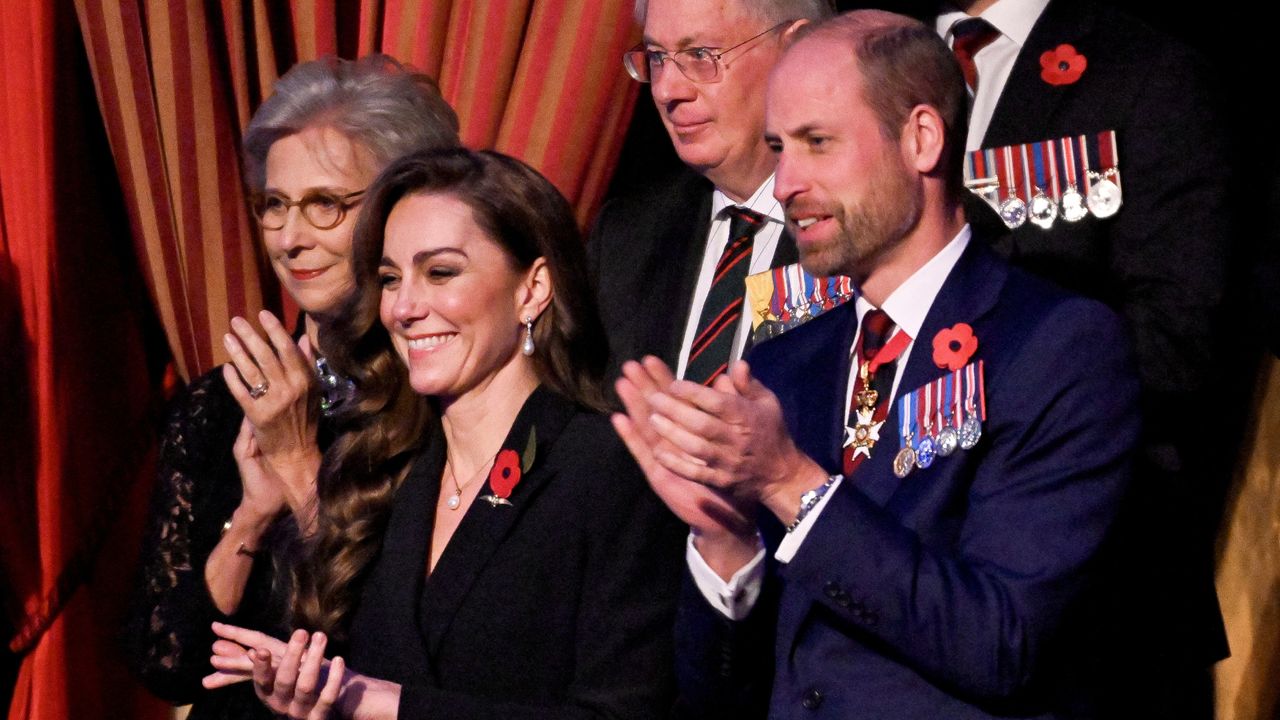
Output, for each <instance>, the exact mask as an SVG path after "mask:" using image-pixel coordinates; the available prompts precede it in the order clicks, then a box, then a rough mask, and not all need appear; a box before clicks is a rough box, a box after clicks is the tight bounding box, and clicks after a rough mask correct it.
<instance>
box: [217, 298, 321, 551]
mask: <svg viewBox="0 0 1280 720" xmlns="http://www.w3.org/2000/svg"><path fill="white" fill-rule="evenodd" d="M258 319H259V321H260V322H261V323H262V327H263V329H264V330H265V331H266V339H263V338H262V337H261V336H260V335H258V333H257V332H255V331H254V329H253V327H252V326H251V325H250V324H249V323H248V322H247V321H246V320H245V319H244V318H240V317H235V318H232V320H231V329H232V331H233V332H234V334H230V333H229V334H227V335H226V336H225V337H224V338H223V342H224V344H225V345H226V348H227V352H228V353H229V354H230V356H231V362H230V363H227V364H226V365H223V366H222V374H223V379H224V380H226V383H227V388H228V389H230V391H231V394H232V396H233V397H235V399H236V402H238V403H239V404H240V407H241V408H242V409H243V410H244V414H245V419H246V420H247V421H248V423H249V424H250V426H251V427H252V431H253V441H254V451H255V452H254V456H255V457H256V459H257V461H258V462H260V463H263V464H265V465H266V466H267V468H268V469H269V470H270V472H271V474H273V475H274V476H275V477H277V478H279V479H280V480H281V482H282V483H283V485H282V488H281V489H282V491H283V493H284V499H285V501H286V503H287V504H288V505H289V507H290V509H291V510H292V511H293V512H294V514H295V515H297V516H298V518H299V524H300V525H301V526H302V527H304V528H306V527H308V526H309V524H310V521H311V517H312V515H313V513H314V511H315V479H316V475H317V473H318V471H319V467H320V449H319V445H318V444H317V441H316V429H317V424H318V421H319V395H318V394H317V381H316V373H315V369H314V367H313V362H312V359H311V347H310V342H309V341H308V340H307V338H305V337H304V338H303V339H302V341H301V342H300V343H294V342H293V339H292V338H291V337H289V334H288V333H287V332H286V331H285V329H284V326H283V325H281V324H280V321H279V320H277V319H276V317H275V316H274V315H272V314H271V313H269V312H267V311H265V310H264V311H262V312H261V313H259V314H258ZM240 459H241V457H240V456H239V455H237V460H238V461H239V460H240ZM242 470H243V463H242ZM247 489H248V488H247V487H246V490H247Z"/></svg>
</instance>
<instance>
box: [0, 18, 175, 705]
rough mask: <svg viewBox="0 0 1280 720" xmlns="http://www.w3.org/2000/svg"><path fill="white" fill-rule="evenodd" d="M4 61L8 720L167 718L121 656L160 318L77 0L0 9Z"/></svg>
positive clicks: (1, 587) (1, 330)
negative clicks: (16, 665)
mask: <svg viewBox="0 0 1280 720" xmlns="http://www.w3.org/2000/svg"><path fill="white" fill-rule="evenodd" d="M0 65H2V66H3V72H2V73H0V211H2V212H3V215H2V216H0V217H2V219H3V222H2V223H0V228H2V229H3V230H2V233H0V236H2V238H3V240H2V242H0V372H2V374H0V378H2V381H0V385H3V386H4V389H3V390H0V470H2V471H3V475H2V476H0V508H2V509H0V592H2V594H3V607H4V611H5V613H6V621H7V624H8V626H10V627H12V629H13V634H12V635H11V636H9V637H6V638H5V642H6V644H7V646H8V650H9V651H10V652H12V653H15V654H18V655H20V656H22V664H21V668H20V671H19V677H18V682H17V685H16V687H15V689H14V698H13V702H12V705H11V707H10V717H12V718H81V717H84V718H97V717H107V716H111V717H130V718H147V717H162V716H163V712H164V708H163V707H162V706H161V705H160V704H159V703H158V702H156V701H154V700H151V699H149V698H147V697H146V696H145V695H144V694H143V693H142V691H141V689H140V688H139V687H138V686H136V685H135V684H134V683H132V681H131V680H130V679H129V677H128V675H127V673H126V671H125V669H124V667H123V665H122V664H121V663H120V661H119V659H118V657H119V656H118V653H117V652H116V649H115V647H116V641H115V634H116V632H117V628H119V626H120V622H121V618H122V616H123V611H124V605H125V601H126V600H127V598H128V596H129V591H130V585H131V583H132V582H133V577H134V572H133V568H134V561H135V559H136V557H137V542H138V534H139V533H138V530H139V528H140V526H141V519H142V513H143V511H144V510H145V507H146V498H147V496H148V494H149V491H150V486H151V482H152V470H151V468H150V463H151V451H152V437H153V434H154V430H153V428H154V425H155V414H156V402H155V399H156V398H155V393H154V392H153V389H152V388H153V386H154V384H155V383H154V380H153V378H152V377H151V376H150V373H149V372H148V368H147V363H146V355H145V351H144V338H143V336H142V329H143V328H145V327H147V322H148V317H147V316H148V315H149V313H150V310H149V306H148V303H147V300H146V295H145V290H144V285H143V283H142V279H141V277H140V274H139V273H138V271H137V269H136V265H135V263H134V261H133V258H132V252H131V244H130V241H129V238H128V228H127V225H126V224H125V223H124V221H123V219H122V218H121V217H119V215H120V213H119V210H118V207H117V206H118V200H115V201H114V204H113V197H114V198H118V196H119V188H118V186H116V185H114V183H115V182H116V181H115V177H114V173H111V172H110V168H111V161H110V156H109V155H108V154H107V151H106V147H105V139H104V138H103V137H101V134H102V131H101V128H100V123H99V122H98V114H97V109H96V106H95V103H94V98H93V94H92V89H91V85H90V84H89V78H88V68H87V66H86V64H85V60H84V54H83V51H82V50H81V47H80V43H79V32H78V27H77V24H76V18H75V14H74V11H73V8H72V7H71V5H70V3H69V2H60V3H59V2H37V3H12V2H11V3H0ZM95 163H96V167H95ZM104 170H105V171H107V172H105V173H104V172H103V171H104Z"/></svg>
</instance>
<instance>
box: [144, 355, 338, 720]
mask: <svg viewBox="0 0 1280 720" xmlns="http://www.w3.org/2000/svg"><path fill="white" fill-rule="evenodd" d="M243 417H244V413H243V412H242V411H241V410H240V406H239V405H238V404H237V403H236V401H235V398H234V397H232V395H231V392H230V391H229V390H228V389H227V386H226V383H225V382H224V381H223V378H222V370H221V368H217V369H215V370H213V371H212V372H210V373H208V374H206V375H204V376H202V377H200V378H198V379H197V380H195V381H194V382H193V383H191V385H190V386H189V387H188V388H187V389H186V391H185V392H184V393H183V394H182V395H181V396H179V397H178V398H177V399H176V400H175V402H174V404H173V406H172V410H171V412H170V415H169V420H168V426H167V428H166V430H165V435H164V439H163V441H162V444H161V449H160V459H159V478H158V485H157V487H156V490H155V496H154V498H153V500H152V507H151V519H150V526H149V527H148V530H147V536H146V538H145V541H144V544H143V561H142V573H143V578H142V582H141V585H140V588H139V590H138V594H137V598H136V600H135V602H134V606H133V609H132V612H131V613H130V617H129V620H128V623H127V625H126V627H125V646H126V653H127V655H128V659H129V662H130V665H131V666H132V668H133V670H134V672H135V673H136V674H137V675H139V677H141V679H142V681H143V682H144V684H145V685H146V686H147V687H148V688H149V689H150V690H151V691H152V692H153V693H155V694H156V695H157V696H159V697H161V698H164V699H166V700H169V701H170V702H174V703H178V704H187V703H193V704H194V707H193V708H192V711H191V715H190V718H192V720H201V719H205V718H270V717H271V713H270V712H268V711H267V709H266V707H265V706H263V704H262V703H261V702H259V701H258V699H257V697H255V696H254V694H253V687H252V685H251V684H250V683H247V682H246V683H239V684H237V685H234V686H232V687H229V688H223V689H220V690H214V691H210V690H205V689H204V688H203V686H201V684H200V681H201V679H202V678H203V677H204V676H205V675H207V674H209V673H211V672H213V667H212V666H211V665H210V664H209V655H210V653H211V646H212V644H213V641H214V639H215V638H214V634H213V631H212V629H211V628H210V624H211V623H212V622H213V621H215V620H217V621H220V622H227V623H231V624H234V625H241V626H244V627H248V628H252V629H255V630H261V631H263V632H267V633H270V634H272V635H273V636H275V637H284V636H285V635H287V633H288V632H289V630H290V628H289V627H288V625H287V621H286V620H287V607H286V605H287V602H288V600H287V599H288V596H289V591H288V572H287V565H286V564H285V563H286V562H287V552H286V550H285V549H286V548H287V547H289V546H290V544H291V543H290V541H289V538H290V537H291V536H296V533H297V526H296V524H295V523H294V522H293V520H292V516H291V515H286V516H285V518H284V519H282V520H280V521H278V522H277V523H276V526H275V527H273V528H272V529H271V531H269V532H268V534H267V536H266V537H265V538H264V542H263V546H264V548H265V549H267V550H268V552H265V553H261V554H260V555H259V556H258V557H257V558H256V559H255V560H254V561H253V562H254V565H253V570H252V573H251V575H250V576H249V580H248V583H247V585H246V587H245V591H244V596H243V599H242V600H241V602H240V606H239V608H238V609H237V610H236V612H235V613H234V614H232V615H230V616H228V615H225V614H223V613H222V612H220V611H219V610H218V609H217V607H216V606H215V605H214V604H213V599H212V597H211V596H210V595H209V589H208V586H207V585H206V584H205V580H204V566H205V562H206V560H207V559H208V557H209V554H210V553H211V552H212V551H213V548H214V546H215V545H217V544H218V540H219V539H220V537H221V533H222V525H223V523H224V522H226V520H227V519H228V518H230V517H231V513H232V512H233V511H234V510H235V509H236V507H237V506H238V505H239V504H240V498H241V494H242V491H241V486H240V473H239V470H238V469H237V467H236V462H235V458H234V456H233V455H232V453H231V448H232V445H233V444H234V442H235V438H236V434H237V433H238V432H239V429H240V422H241V419H242V418H243ZM321 424H322V426H323V425H324V420H323V418H322V420H321ZM326 434H327V433H325V432H324V431H323V429H322V432H321V435H322V440H321V441H322V442H323V437H324V435H326Z"/></svg>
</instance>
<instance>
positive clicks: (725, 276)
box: [684, 206, 764, 385]
mask: <svg viewBox="0 0 1280 720" xmlns="http://www.w3.org/2000/svg"><path fill="white" fill-rule="evenodd" d="M723 212H724V213H725V214H726V215H728V217H729V243H728V244H727V245H725V248H724V252H723V253H722V254H721V255H720V262H718V263H716V271H715V275H713V276H712V280H711V290H710V291H709V292H708V293H707V299H706V301H705V302H704V303H702V314H701V315H700V316H699V318H698V329H697V332H696V333H694V336H693V344H692V345H690V346H689V362H688V364H687V365H686V366H685V371H684V377H685V379H686V380H690V381H693V382H697V383H702V384H703V385H710V384H711V381H712V380H714V379H715V377H716V376H717V375H719V374H720V373H722V372H724V371H725V368H727V367H728V365H729V354H730V353H731V352H733V337H734V335H736V334H737V331H738V321H739V320H740V319H741V318H742V298H743V295H745V294H746V279H747V270H748V268H749V267H750V266H751V242H752V239H753V238H754V237H755V235H756V232H757V231H759V230H760V228H761V227H763V226H764V216H762V215H760V214H759V213H757V212H753V211H751V210H748V209H746V208H743V207H737V206H731V207H727V208H725V209H724V211H723Z"/></svg>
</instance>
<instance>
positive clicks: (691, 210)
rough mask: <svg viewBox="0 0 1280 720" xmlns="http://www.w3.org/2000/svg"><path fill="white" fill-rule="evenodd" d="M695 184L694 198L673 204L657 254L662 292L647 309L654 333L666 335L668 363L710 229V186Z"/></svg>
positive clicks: (682, 329) (674, 354) (681, 335)
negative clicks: (663, 238) (698, 189)
mask: <svg viewBox="0 0 1280 720" xmlns="http://www.w3.org/2000/svg"><path fill="white" fill-rule="evenodd" d="M699 188H700V192H699V194H698V199H697V200H696V201H695V202H690V203H688V204H686V205H684V206H683V207H680V208H673V211H674V212H673V214H672V215H671V216H670V220H671V221H670V223H669V224H668V225H667V232H666V238H665V240H664V245H665V246H666V248H667V250H666V252H664V253H661V254H660V255H659V256H658V261H659V262H660V263H661V264H662V267H661V271H662V272H665V273H666V277H665V278H664V282H663V288H664V289H665V292H659V293H657V294H656V297H655V298H654V300H656V302H653V303H652V307H653V309H652V310H651V311H650V312H649V322H650V323H651V324H652V326H653V328H654V333H655V336H658V337H661V336H662V335H664V334H665V335H666V336H667V342H666V355H665V357H664V358H663V359H664V360H666V361H667V363H668V364H669V365H671V366H672V367H675V364H676V361H677V360H678V359H679V357H680V343H681V341H682V340H684V333H685V325H686V324H687V322H688V318H689V310H690V308H692V307H693V290H694V288H695V287H696V286H697V284H698V271H699V270H700V269H701V268H702V256H703V253H705V252H706V249H707V233H708V232H709V231H710V229H711V194H712V193H713V192H714V188H712V186H711V183H709V182H706V181H704V182H703V183H702V184H700V185H699ZM654 290H659V289H658V288H654ZM646 304H649V303H646Z"/></svg>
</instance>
